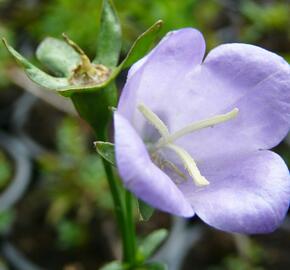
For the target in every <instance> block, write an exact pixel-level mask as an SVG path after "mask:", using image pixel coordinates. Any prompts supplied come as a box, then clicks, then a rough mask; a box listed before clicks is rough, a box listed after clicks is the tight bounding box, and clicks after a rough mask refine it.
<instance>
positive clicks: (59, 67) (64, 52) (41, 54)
mask: <svg viewBox="0 0 290 270" xmlns="http://www.w3.org/2000/svg"><path fill="white" fill-rule="evenodd" d="M36 56H37V58H38V60H39V61H40V62H41V63H43V64H44V65H45V66H46V67H47V68H48V69H49V70H50V71H52V72H54V73H55V74H56V75H58V76H64V77H69V76H70V75H71V73H72V70H73V69H75V68H76V67H77V65H78V64H79V63H80V61H81V59H80V55H79V54H78V53H77V52H76V51H75V50H74V49H73V48H72V47H71V46H69V45H68V44H67V43H66V42H64V41H63V40H59V39H57V38H52V37H48V38H46V39H44V40H43V41H42V42H41V43H40V45H39V46H38V48H37V50H36Z"/></svg>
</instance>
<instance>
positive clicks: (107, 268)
mask: <svg viewBox="0 0 290 270" xmlns="http://www.w3.org/2000/svg"><path fill="white" fill-rule="evenodd" d="M124 269H125V268H124V267H123V266H122V263H121V262H117V261H116V262H111V263H108V264H106V265H104V266H103V267H101V268H100V270H124Z"/></svg>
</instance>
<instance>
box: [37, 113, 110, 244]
mask: <svg viewBox="0 0 290 270" xmlns="http://www.w3.org/2000/svg"><path fill="white" fill-rule="evenodd" d="M56 142H57V151H58V152H57V153H55V154H52V153H50V154H45V155H43V156H42V157H41V158H40V159H39V164H40V166H41V177H42V178H43V180H44V182H45V184H44V189H45V194H47V196H48V198H49V201H50V204H49V209H48V213H47V219H48V222H49V223H51V224H53V225H54V226H56V229H57V231H58V233H59V244H60V246H61V247H63V248H65V247H68V246H70V247H71V246H77V245H81V244H82V243H83V242H84V241H85V239H86V233H85V232H86V230H85V229H84V228H86V226H89V224H90V222H91V221H92V219H93V218H94V216H95V214H96V211H98V214H99V215H100V214H102V213H103V214H105V213H106V212H108V211H111V210H112V207H113V206H112V201H111V195H110V192H109V188H108V186H107V181H106V178H105V173H104V170H103V166H102V162H101V160H100V157H99V156H98V155H97V154H96V153H90V152H89V151H88V143H87V142H88V137H87V134H86V133H85V132H84V130H83V129H82V127H81V126H80V123H79V121H78V120H77V119H74V118H70V117H68V118H65V119H64V120H63V122H62V123H61V125H60V126H59V128H58V131H57V141H56ZM92 149H93V147H92Z"/></svg>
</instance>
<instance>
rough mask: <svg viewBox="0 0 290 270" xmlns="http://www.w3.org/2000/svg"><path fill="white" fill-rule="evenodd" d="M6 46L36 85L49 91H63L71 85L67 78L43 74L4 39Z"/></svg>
mask: <svg viewBox="0 0 290 270" xmlns="http://www.w3.org/2000/svg"><path fill="white" fill-rule="evenodd" d="M3 42H4V45H5V46H6V48H7V50H8V51H9V52H10V54H11V55H12V56H13V57H14V59H15V60H16V61H17V62H18V63H19V64H20V65H21V66H22V67H23V68H24V70H25V72H26V74H27V75H28V77H29V78H30V79H31V80H32V81H34V82H35V83H37V84H39V85H41V86H43V87H45V88H48V89H61V88H64V87H67V86H68V85H69V83H68V80H67V79H66V78H56V77H53V76H50V75H49V74H47V73H45V72H43V71H42V70H40V69H39V68H37V67H35V66H34V65H33V64H32V63H30V62H29V61H28V60H27V59H26V58H24V57H23V56H22V55H21V54H19V53H18V52H17V51H16V50H14V49H13V48H12V47H11V46H9V44H8V43H7V41H6V40H5V39H3Z"/></svg>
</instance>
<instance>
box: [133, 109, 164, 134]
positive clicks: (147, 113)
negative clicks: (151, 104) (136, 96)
mask: <svg viewBox="0 0 290 270" xmlns="http://www.w3.org/2000/svg"><path fill="white" fill-rule="evenodd" d="M138 110H139V111H140V112H141V113H142V114H143V116H144V117H145V118H146V119H147V120H148V122H149V123H150V124H152V125H153V126H154V127H155V128H156V129H157V130H158V132H159V133H160V135H161V136H162V138H165V137H167V136H169V131H168V128H167V126H166V125H165V124H164V122H163V121H162V120H161V119H160V118H159V117H158V116H157V115H156V114H155V113H154V112H152V111H151V110H150V109H149V108H148V107H146V106H145V105H144V104H140V105H139V106H138Z"/></svg>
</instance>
